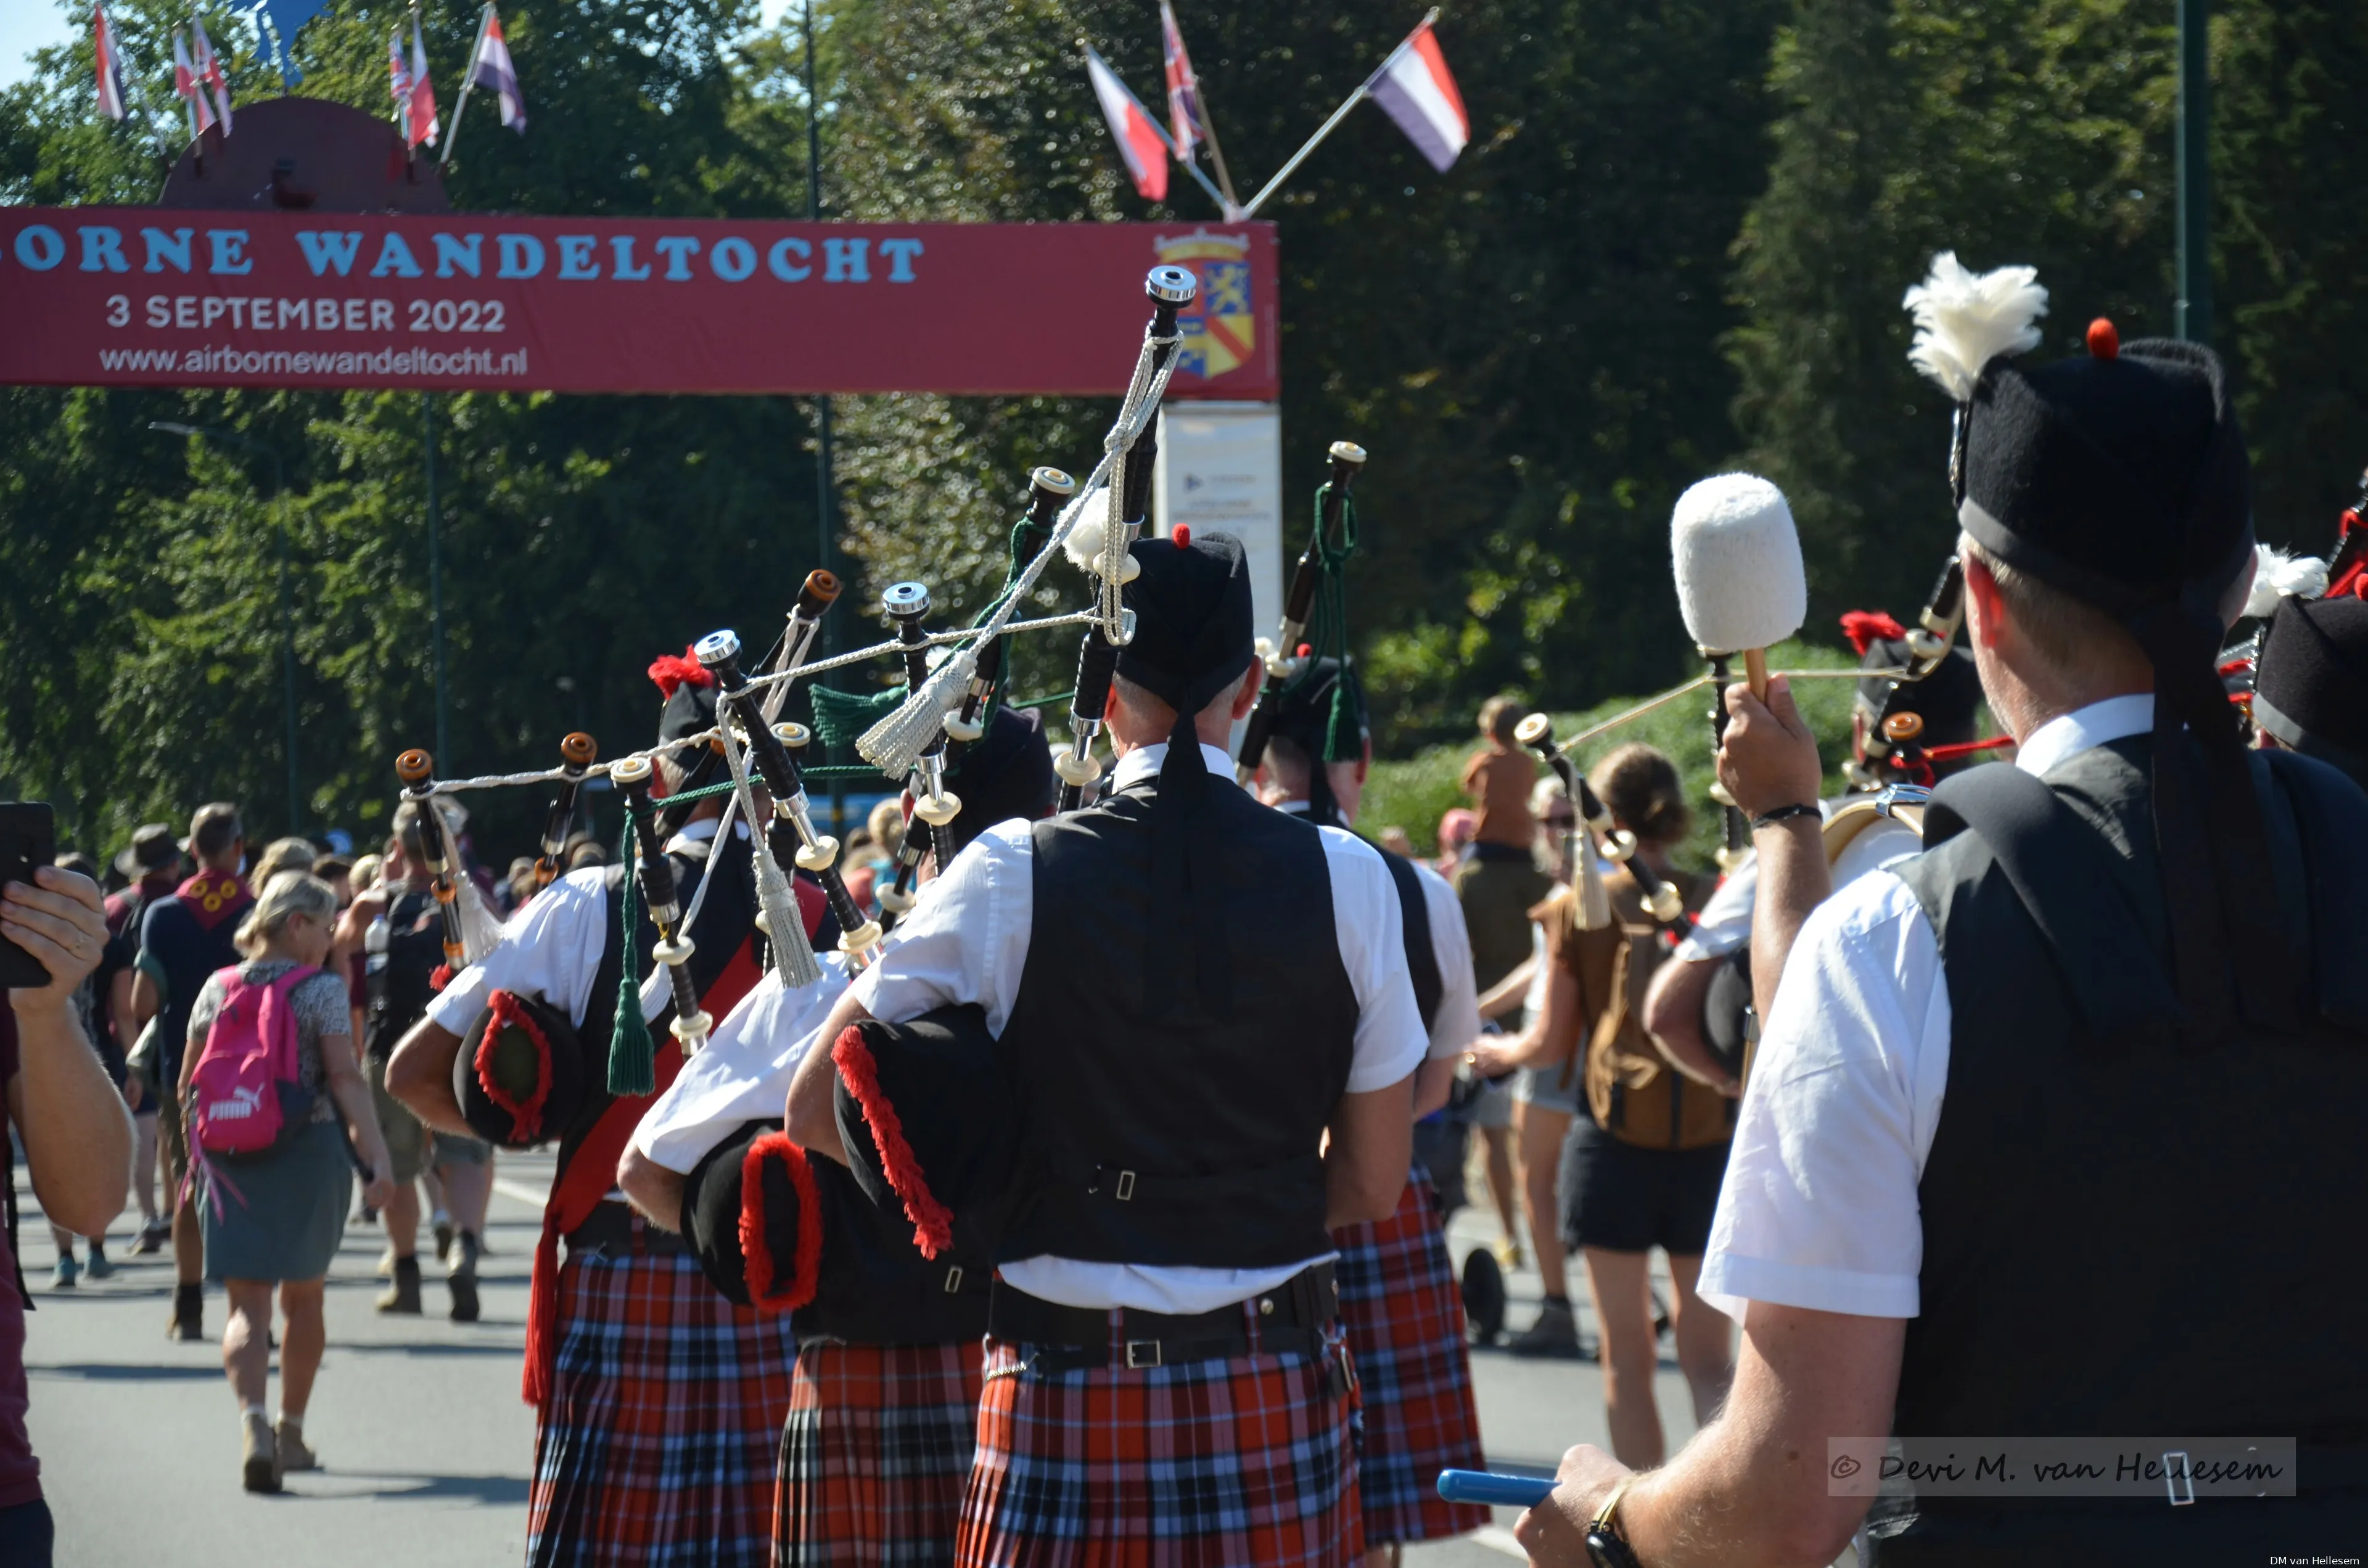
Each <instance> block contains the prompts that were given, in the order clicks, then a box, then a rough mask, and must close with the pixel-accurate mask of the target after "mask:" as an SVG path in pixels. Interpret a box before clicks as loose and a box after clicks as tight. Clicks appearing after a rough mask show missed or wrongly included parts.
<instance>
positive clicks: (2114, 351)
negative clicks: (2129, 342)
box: [2089, 316, 2122, 359]
mask: <svg viewBox="0 0 2368 1568" xmlns="http://www.w3.org/2000/svg"><path fill="white" fill-rule="evenodd" d="M2089 353H2090V354H2091V355H2092V356H2094V357H2095V358H2100V359H2118V358H2121V354H2122V335H2121V332H2120V330H2119V329H2118V328H2116V327H2115V326H2114V325H2113V324H2112V321H2111V320H2110V319H2109V318H2107V317H2104V316H2099V317H2098V318H2097V319H2096V320H2095V321H2092V322H2090V323H2089Z"/></svg>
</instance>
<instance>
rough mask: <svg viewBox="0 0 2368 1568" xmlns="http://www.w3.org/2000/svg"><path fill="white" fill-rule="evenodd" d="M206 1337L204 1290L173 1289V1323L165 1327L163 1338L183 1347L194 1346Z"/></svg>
mask: <svg viewBox="0 0 2368 1568" xmlns="http://www.w3.org/2000/svg"><path fill="white" fill-rule="evenodd" d="M205 1336H206V1288H205V1287H204V1286H203V1285H176V1286H174V1287H173V1321H172V1322H171V1323H169V1324H165V1338H167V1339H172V1340H177V1341H179V1342H180V1343H181V1344H183V1345H195V1344H197V1343H198V1342H199V1340H202V1339H203V1338H205Z"/></svg>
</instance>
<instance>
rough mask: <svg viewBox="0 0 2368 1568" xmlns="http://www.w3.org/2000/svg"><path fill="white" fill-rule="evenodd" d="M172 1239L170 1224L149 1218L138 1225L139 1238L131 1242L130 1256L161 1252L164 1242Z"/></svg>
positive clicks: (143, 1255) (163, 1248)
mask: <svg viewBox="0 0 2368 1568" xmlns="http://www.w3.org/2000/svg"><path fill="white" fill-rule="evenodd" d="M172 1239H173V1227H172V1226H170V1225H168V1224H166V1223H165V1221H162V1220H150V1221H146V1222H145V1223H144V1224H142V1226H141V1227H140V1239H139V1240H138V1241H136V1242H133V1243H132V1244H131V1253H132V1256H135V1257H146V1256H150V1255H152V1254H154V1253H159V1252H162V1251H164V1250H165V1243H166V1242H168V1241H170V1240H172Z"/></svg>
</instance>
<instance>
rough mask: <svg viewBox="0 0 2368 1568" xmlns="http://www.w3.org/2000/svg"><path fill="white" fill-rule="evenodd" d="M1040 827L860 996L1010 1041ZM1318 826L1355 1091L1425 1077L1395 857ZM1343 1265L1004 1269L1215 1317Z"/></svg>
mask: <svg viewBox="0 0 2368 1568" xmlns="http://www.w3.org/2000/svg"><path fill="white" fill-rule="evenodd" d="M1166 758H1167V746H1166V745H1164V744H1161V745H1149V746H1140V747H1137V748H1136V749H1134V750H1133V751H1130V752H1128V753H1127V754H1126V756H1123V757H1121V758H1120V759H1119V763H1118V767H1117V770H1116V772H1115V774H1114V775H1113V778H1112V781H1111V788H1112V789H1117V790H1122V789H1125V788H1126V787H1127V786H1128V785H1130V784H1133V782H1135V781H1136V780H1137V779H1140V778H1147V777H1149V776H1151V775H1153V774H1156V772H1158V771H1159V767H1160V765H1161V763H1162V762H1164V761H1165V760H1166ZM1201 763H1202V765H1203V766H1204V767H1207V768H1208V770H1209V772H1210V775H1211V782H1212V787H1214V788H1220V789H1233V788H1237V786H1235V784H1234V782H1233V778H1234V762H1233V758H1231V757H1230V756H1226V755H1225V754H1224V752H1223V751H1221V750H1219V749H1218V748H1217V747H1215V746H1211V745H1203V746H1201ZM1032 830H1033V824H1030V823H1026V822H1008V823H1003V824H998V825H996V826H995V827H991V828H988V829H987V830H986V831H985V832H984V833H982V834H980V835H979V836H978V837H977V838H975V839H973V840H972V841H971V844H970V845H969V846H968V847H967V848H965V849H963V851H962V853H961V854H960V855H958V856H956V857H955V858H954V863H953V864H952V865H951V867H949V868H947V869H946V872H945V874H944V875H943V876H941V877H939V879H938V884H937V886H938V892H937V894H936V896H935V897H934V898H932V899H930V900H928V901H927V902H925V903H923V904H922V905H921V906H920V907H918V908H916V909H915V910H914V911H913V913H912V914H911V915H909V916H907V917H906V918H905V921H904V922H903V923H901V924H900V925H898V926H897V927H896V929H895V930H894V932H893V933H891V934H890V936H889V937H888V940H887V942H886V944H885V945H884V948H883V950H882V956H881V959H880V961H879V962H878V963H877V964H875V965H874V966H873V967H872V968H871V969H870V970H868V971H865V972H864V973H863V974H862V975H861V976H860V977H859V978H858V979H857V980H856V982H855V984H854V986H853V990H854V993H855V995H856V998H857V1000H859V1001H860V1002H861V1003H862V1004H863V1006H864V1009H865V1010H866V1011H867V1012H869V1013H871V1016H872V1017H876V1018H880V1019H882V1020H885V1021H887V1022H890V1023H898V1022H902V1021H903V1020H905V1019H907V1018H915V1017H919V1016H920V1015H922V1014H923V1013H926V1012H928V1011H929V1010H930V1009H932V1008H935V1007H942V1006H963V1005H969V1004H975V1005H976V1006H978V1007H979V1008H980V1009H981V1010H982V1011H984V1012H985V1015H986V1027H987V1030H988V1032H989V1033H991V1034H995V1035H997V1036H999V1035H1001V1034H1002V1033H1003V1028H1004V1025H1005V1024H1006V1023H1008V1022H1009V1021H1010V1017H1011V1008H1012V1005H1013V1004H1014V1003H1015V1002H1016V1001H1017V1000H1018V999H1019V983H1020V978H1021V976H1022V975H1023V974H1024V973H1025V972H1026V971H1027V967H1028V942H1029V936H1030V926H1031V924H1032V921H1033V917H1034V900H1035V889H1034V883H1033V880H1032V875H1031V873H1032V869H1033V857H1034V854H1035V841H1034V838H1033V836H1032ZM1316 831H1317V832H1319V833H1321V834H1322V835H1324V858H1325V866H1326V869H1327V870H1328V871H1329V872H1330V874H1331V881H1332V915H1333V926H1334V929H1335V930H1336V932H1337V933H1338V941H1339V945H1340V962H1341V965H1342V967H1343V968H1345V969H1346V970H1347V971H1348V973H1349V987H1350V989H1351V990H1352V991H1353V992H1354V993H1355V995H1356V998H1357V1028H1356V1036H1355V1041H1354V1046H1353V1050H1352V1052H1351V1055H1350V1059H1349V1083H1348V1092H1349V1093H1350V1094H1367V1093H1371V1092H1372V1091H1374V1090H1377V1089H1385V1088H1387V1087H1389V1086H1390V1085H1393V1084H1396V1083H1399V1082H1401V1081H1403V1080H1404V1079H1406V1077H1408V1076H1409V1075H1411V1074H1413V1072H1414V1070H1415V1069H1416V1068H1417V1066H1419V1065H1420V1064H1421V1062H1422V1061H1423V1058H1424V1056H1425V1055H1426V1054H1427V1053H1428V1051H1429V1049H1430V1040H1429V1038H1428V1037H1427V1036H1426V1035H1425V1033H1424V1030H1423V1027H1422V1015H1421V1013H1420V1012H1419V1010H1418V1009H1417V1007H1416V1006H1415V1001H1414V986H1413V984H1412V983H1410V982H1409V981H1408V980H1407V979H1406V961H1405V954H1406V948H1405V927H1404V926H1403V924H1402V922H1401V918H1400V915H1399V912H1398V895H1397V888H1396V885H1395V883H1394V882H1392V881H1391V880H1390V873H1389V869H1388V868H1387V867H1385V866H1383V864H1382V859H1381V851H1380V850H1378V849H1375V848H1374V847H1373V846H1372V845H1370V844H1367V843H1366V842H1365V841H1364V840H1362V839H1360V838H1359V837H1357V836H1356V835H1354V834H1350V833H1343V832H1341V831H1340V830H1339V829H1338V828H1332V827H1326V828H1319V829H1317V830H1316ZM1459 928H1460V926H1459ZM1466 967H1467V968H1468V967H1469V960H1468V959H1467V960H1466ZM1443 1010H1444V1009H1442V1011H1443ZM1242 1092H1243V1093H1245V1094H1251V1093H1255V1092H1256V1086H1255V1085H1243V1086H1242ZM1328 1256H1333V1255H1331V1254H1328V1253H1327V1254H1324V1255H1322V1256H1317V1257H1311V1258H1305V1259H1303V1260H1302V1261H1300V1262H1298V1263H1294V1264H1292V1265H1291V1266H1289V1267H1283V1268H1175V1267H1158V1268H1155V1267H1139V1266H1136V1265H1133V1264H1118V1263H1087V1262H1081V1261H1078V1260H1076V1259H1072V1258H1062V1257H1054V1256H1040V1257H1031V1258H1025V1259H1022V1260H1020V1261H1019V1262H1017V1263H1008V1264H1006V1265H1004V1266H1003V1267H1002V1270H1001V1273H1002V1276H1003V1278H1005V1279H1007V1280H1008V1281H1009V1282H1010V1283H1011V1285H1012V1286H1013V1287H1014V1288H1016V1289H1018V1290H1025V1291H1026V1292H1028V1293H1029V1294H1030V1295H1031V1296H1037V1297H1041V1298H1042V1299H1043V1300H1045V1301H1055V1302H1059V1303H1060V1304H1062V1305H1064V1306H1073V1307H1094V1308H1104V1307H1134V1308H1139V1309H1142V1310H1144V1311H1149V1312H1212V1311H1214V1310H1215V1309H1217V1308H1219V1307H1223V1306H1226V1305H1229V1304H1231V1303H1233V1302H1235V1301H1243V1300H1246V1299H1247V1298H1248V1297H1251V1296H1254V1295H1257V1294H1258V1292H1260V1291H1262V1290H1272V1289H1274V1288H1275V1287H1277V1286H1279V1285H1281V1283H1283V1281H1285V1280H1287V1279H1289V1278H1291V1277H1292V1275H1294V1274H1296V1273H1298V1272H1299V1271H1300V1270H1301V1269H1303V1268H1304V1267H1307V1266H1308V1265H1310V1264H1313V1263H1320V1262H1322V1261H1323V1260H1324V1258H1325V1257H1328Z"/></svg>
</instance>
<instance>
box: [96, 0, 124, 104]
mask: <svg viewBox="0 0 2368 1568" xmlns="http://www.w3.org/2000/svg"><path fill="white" fill-rule="evenodd" d="M90 17H91V22H90V32H91V44H92V47H93V51H94V52H96V53H97V56H98V112H99V113H101V114H103V115H105V116H107V118H108V119H114V120H120V119H122V118H123V115H124V108H123V45H122V44H121V43H120V42H119V41H118V40H117V39H116V36H115V24H114V23H113V22H110V21H108V19H107V7H106V6H96V5H95V6H92V7H91V8H90Z"/></svg>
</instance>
